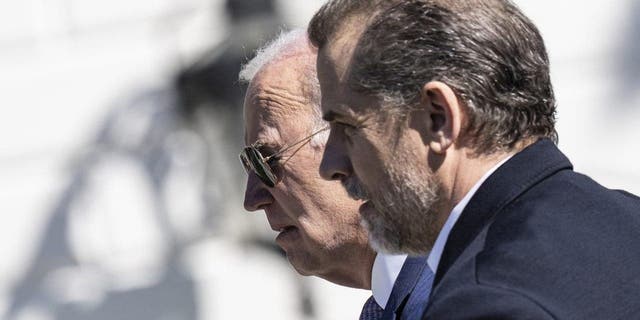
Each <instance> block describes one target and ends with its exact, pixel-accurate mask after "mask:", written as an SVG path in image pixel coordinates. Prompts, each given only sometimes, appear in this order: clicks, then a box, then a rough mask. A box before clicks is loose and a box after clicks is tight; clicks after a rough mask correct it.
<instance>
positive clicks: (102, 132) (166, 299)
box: [6, 0, 314, 320]
mask: <svg viewBox="0 0 640 320" xmlns="http://www.w3.org/2000/svg"><path fill="white" fill-rule="evenodd" d="M227 9H228V16H229V17H230V24H231V26H230V30H231V31H232V32H231V33H230V35H229V37H228V38H227V39H226V40H225V41H223V42H222V43H221V44H219V45H218V46H216V47H215V48H212V49H211V50H209V51H208V52H206V53H205V54H203V55H202V56H201V57H200V58H199V59H197V61H195V62H194V63H192V64H190V65H189V66H187V67H185V68H184V69H183V70H182V71H181V72H179V74H177V75H176V78H175V81H174V88H165V89H159V90H149V91H146V92H138V93H135V94H132V95H131V96H132V97H133V98H132V99H130V100H129V101H128V102H126V103H125V105H124V106H123V107H119V108H114V109H113V110H112V111H111V112H110V114H109V115H108V116H107V117H106V118H105V119H104V121H103V123H102V124H101V127H100V128H99V130H98V133H97V134H96V136H95V138H94V139H93V141H92V142H91V145H89V146H88V147H87V148H86V149H87V151H86V152H84V153H83V154H82V155H81V156H80V157H79V159H77V160H76V161H75V162H74V164H73V169H72V171H71V176H70V183H69V185H68V186H67V188H66V189H65V190H64V191H63V192H62V194H61V195H60V197H59V199H58V200H57V203H56V204H55V205H54V207H53V208H51V210H50V214H49V217H50V218H49V220H48V222H47V223H46V227H45V230H44V232H43V235H42V237H41V239H42V240H41V241H40V243H39V245H38V248H37V249H36V250H35V252H36V253H35V256H34V257H33V259H32V261H31V263H30V265H29V266H28V268H27V269H26V270H25V272H24V274H23V276H22V278H21V279H20V280H19V281H18V282H17V283H16V285H15V286H14V287H13V289H12V291H11V292H10V299H9V305H8V308H7V310H8V311H7V313H6V319H7V320H11V319H15V318H16V317H17V316H18V315H20V314H21V313H22V312H23V311H25V310H29V309H34V308H35V309H38V310H44V311H45V312H46V314H47V315H48V316H50V317H51V318H52V319H56V320H86V319H91V320H102V319H104V320H107V319H109V320H110V319H119V320H129V319H131V320H134V319H135V320H140V319H163V320H173V319H175V320H197V319H199V317H200V315H199V314H198V310H199V308H198V305H197V303H198V301H197V299H196V298H197V297H196V290H195V288H196V285H195V283H194V279H193V278H192V276H191V275H190V274H186V273H185V271H184V269H183V268H181V267H180V266H181V264H182V263H183V261H182V257H183V254H184V251H185V249H186V248H187V247H188V246H189V245H191V244H193V243H194V242H196V241H199V240H202V239H203V238H204V237H208V236H211V235H214V234H215V233H216V230H217V228H219V227H220V226H219V225H218V223H219V221H220V220H221V219H220V218H221V217H220V215H222V214H224V212H222V211H223V210H222V206H221V203H223V202H224V201H226V200H228V195H227V194H225V193H224V192H225V190H226V191H228V192H238V190H237V189H236V187H229V185H228V184H227V185H217V186H216V187H217V188H218V189H219V190H222V191H220V192H218V193H216V194H214V195H213V196H212V195H211V193H210V192H206V190H205V192H204V193H203V196H202V197H203V198H202V200H203V202H204V208H205V210H206V214H205V221H203V228H202V230H201V231H203V232H202V233H201V234H196V235H192V236H191V237H189V238H186V239H185V238H181V237H179V236H177V235H176V234H175V230H174V228H173V226H172V225H171V222H170V217H168V215H167V208H166V207H164V205H163V203H165V202H164V201H163V196H164V195H163V187H164V186H165V184H166V183H167V177H168V174H169V172H170V171H171V167H172V162H171V161H172V160H171V159H172V155H171V154H170V150H168V149H167V148H166V141H167V139H169V137H170V136H171V135H172V134H173V133H175V132H176V131H177V130H181V129H184V127H186V128H191V129H193V126H195V122H197V121H201V120H202V119H200V120H198V115H199V111H198V110H208V111H207V112H209V114H213V115H214V117H213V118H211V119H209V120H211V125H212V126H216V127H217V131H221V132H223V133H224V134H223V135H222V137H220V138H216V139H214V140H212V141H209V142H208V143H207V144H206V148H207V149H208V150H207V152H206V154H208V155H211V154H215V155H216V156H217V157H219V158H217V159H210V158H207V159H205V160H203V161H205V162H206V163H207V165H206V168H205V171H206V172H205V173H204V174H205V175H206V179H205V180H206V181H207V183H209V182H211V181H213V183H215V181H220V180H222V181H227V182H228V180H229V179H228V178H227V179H220V177H219V176H218V175H219V174H220V173H221V172H225V173H227V174H228V172H234V173H233V174H232V177H233V176H234V175H235V177H240V176H241V174H242V175H243V174H244V173H243V172H241V168H240V165H237V150H239V149H240V148H241V146H242V136H243V134H242V100H243V97H244V89H243V88H242V87H240V86H239V84H238V81H237V79H238V73H239V71H240V66H241V64H242V63H244V62H246V61H247V60H248V59H249V58H251V54H253V52H255V50H256V49H257V48H258V47H259V46H260V45H262V44H264V42H266V41H267V40H270V39H271V38H273V37H274V36H275V35H276V34H277V33H278V32H279V31H280V30H281V29H282V28H283V26H284V22H283V20H282V18H281V17H280V16H279V15H278V13H277V12H276V8H275V4H274V1H273V0H228V1H227ZM132 114H136V116H137V117H142V118H144V119H145V121H148V123H149V125H148V126H147V129H145V131H144V132H142V133H140V136H139V137H138V138H139V139H138V140H137V142H136V143H135V144H133V145H132V144H131V141H129V140H122V139H120V138H118V137H122V134H120V133H119V132H117V131H118V130H122V123H123V122H124V123H129V125H132V126H136V123H135V122H133V123H131V122H130V121H129V120H128V119H130V118H131V115H132ZM185 120H186V121H185ZM209 120H207V121H209ZM183 126H184V127H183ZM204 134H206V132H205V133H204ZM221 150H222V151H224V152H220V151H221ZM110 155H118V156H120V157H123V158H126V159H128V161H131V162H132V163H136V164H137V166H138V167H139V168H141V169H142V173H143V174H142V176H144V177H145V179H146V180H147V182H148V183H147V185H148V186H149V189H150V194H151V195H152V199H153V201H154V208H153V209H154V212H153V218H154V219H155V222H156V224H157V225H158V226H159V227H160V230H161V233H162V239H163V241H165V242H166V244H167V247H168V248H169V249H168V252H167V253H166V256H165V257H164V259H163V260H162V261H163V265H162V266H161V274H160V276H159V277H158V278H157V279H156V280H155V281H154V282H153V283H152V284H150V285H147V286H143V287H137V288H133V289H125V290H115V289H111V288H109V287H108V286H107V287H106V288H103V289H104V292H102V294H103V295H102V298H101V299H100V301H99V303H97V304H95V305H90V306H87V305H86V304H84V303H74V302H68V301H62V300H61V299H60V298H59V297H57V296H56V292H54V291H52V290H51V288H50V287H49V283H50V282H51V281H53V280H55V279H54V278H56V277H57V275H58V274H60V272H61V271H65V272H67V273H69V272H71V273H72V276H75V273H74V272H76V271H77V272H78V274H81V273H83V272H85V273H86V270H89V273H91V272H95V273H96V274H103V272H104V270H101V267H100V266H99V265H87V262H86V261H82V259H78V258H77V257H76V256H75V255H74V253H73V250H72V248H71V246H70V245H69V234H70V220H71V219H72V217H71V216H72V211H73V208H74V206H76V205H77V203H78V202H79V201H82V200H81V199H82V198H83V197H84V196H85V194H86V192H87V189H89V186H88V184H89V183H90V182H89V180H90V179H89V177H90V176H91V173H92V171H93V170H95V169H96V167H97V166H99V165H100V164H101V163H102V162H103V161H104V159H107V158H108V157H109V156H110ZM212 163H213V164H215V163H225V164H230V163H233V164H235V165H233V166H229V167H224V166H223V167H222V168H221V167H219V166H214V165H211V164H212ZM242 179H244V178H242ZM231 180H233V179H231ZM237 181H242V180H237ZM235 185H240V183H236V184H235ZM253 245H254V246H256V247H261V248H263V249H264V250H267V251H269V252H273V253H275V254H278V255H281V254H282V252H281V250H280V249H279V248H277V247H276V246H274V244H273V243H269V244H265V243H262V242H260V240H255V243H254V244H253ZM283 261H284V259H283ZM299 291H300V301H301V310H302V312H301V313H302V314H305V315H306V316H307V317H308V318H313V314H314V312H313V308H312V306H311V303H310V301H311V298H310V295H311V293H310V292H309V290H308V288H307V287H306V285H305V284H304V283H300V284H299Z"/></svg>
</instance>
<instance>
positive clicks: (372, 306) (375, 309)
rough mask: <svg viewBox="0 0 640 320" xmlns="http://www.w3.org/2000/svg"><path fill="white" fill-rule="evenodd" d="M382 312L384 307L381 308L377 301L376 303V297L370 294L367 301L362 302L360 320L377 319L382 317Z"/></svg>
mask: <svg viewBox="0 0 640 320" xmlns="http://www.w3.org/2000/svg"><path fill="white" fill-rule="evenodd" d="M383 313H384V309H382V308H381V307H380V306H379V305H378V303H376V299H374V298H373V296H371V297H370V298H369V300H367V302H365V303H364V306H363V307H362V312H361V313H360V320H379V319H382V314H383Z"/></svg>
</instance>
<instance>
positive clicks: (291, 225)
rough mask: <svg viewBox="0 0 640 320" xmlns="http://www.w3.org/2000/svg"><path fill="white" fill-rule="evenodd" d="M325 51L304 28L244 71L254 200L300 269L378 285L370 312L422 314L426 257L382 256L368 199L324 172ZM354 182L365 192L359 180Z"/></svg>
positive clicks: (249, 195) (347, 282) (250, 200)
mask: <svg viewBox="0 0 640 320" xmlns="http://www.w3.org/2000/svg"><path fill="white" fill-rule="evenodd" d="M316 54H317V51H316V50H315V49H314V48H313V47H312V46H311V45H310V43H309V42H308V39H307V36H306V34H305V32H304V31H294V32H290V33H287V34H284V35H282V36H281V37H280V38H278V39H276V40H275V41H274V42H273V43H272V44H270V45H269V46H268V47H267V48H264V49H262V50H260V51H259V53H258V54H257V56H256V57H255V58H254V59H253V60H252V61H250V62H249V63H248V64H247V65H246V66H245V67H244V68H243V71H242V72H241V74H240V78H241V80H244V81H248V82H250V84H249V88H248V91H247V95H246V98H245V105H244V114H245V141H246V143H247V147H245V149H244V150H243V152H242V153H241V155H240V157H241V160H242V162H243V165H244V166H245V168H246V169H247V173H248V180H247V188H246V193H245V202H244V206H245V208H246V209H247V210H249V211H257V210H260V209H262V210H264V211H265V213H266V216H267V219H268V221H269V224H270V225H271V228H272V229H273V230H274V231H277V232H279V235H278V236H277V238H276V242H277V243H278V245H280V247H282V249H283V250H284V251H285V252H286V254H287V258H288V259H289V262H290V263H291V265H293V267H294V268H295V269H296V271H298V272H299V273H300V274H303V275H316V276H319V277H321V278H323V279H326V280H328V281H331V282H334V283H336V284H339V285H344V286H350V287H355V288H362V289H371V290H372V293H373V296H372V297H371V298H370V299H369V300H368V301H367V302H366V304H365V306H364V307H363V310H362V314H361V316H360V319H367V320H369V319H371V320H374V319H396V318H397V319H401V318H402V319H408V318H415V317H417V316H419V315H420V314H421V313H422V311H423V310H424V307H425V304H424V301H426V297H427V295H428V289H429V288H430V287H431V281H432V280H433V273H432V272H431V271H430V270H429V268H428V267H427V266H426V265H427V264H426V258H425V257H410V258H406V256H404V255H401V256H398V255H394V256H391V255H384V254H377V255H376V253H375V252H374V251H373V250H372V249H371V248H370V247H369V244H368V239H367V233H366V231H365V230H364V228H363V227H362V226H361V225H360V217H359V214H358V207H359V206H360V204H361V201H358V200H354V199H352V198H350V197H349V195H348V194H347V192H346V191H345V188H343V187H342V186H341V185H340V182H338V181H326V180H324V179H322V178H321V177H320V175H319V173H318V168H319V166H320V160H321V158H322V152H323V150H324V144H325V142H326V138H327V134H326V133H327V129H328V128H327V127H326V124H325V123H324V122H323V121H322V119H321V118H320V106H319V103H320V92H319V84H318V80H317V76H316V72H315V61H316ZM347 189H348V190H349V193H351V194H353V195H358V194H359V193H360V191H359V189H358V186H357V185H349V186H347ZM405 258H406V260H405Z"/></svg>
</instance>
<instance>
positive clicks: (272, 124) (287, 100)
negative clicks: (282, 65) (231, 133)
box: [244, 79, 310, 145]
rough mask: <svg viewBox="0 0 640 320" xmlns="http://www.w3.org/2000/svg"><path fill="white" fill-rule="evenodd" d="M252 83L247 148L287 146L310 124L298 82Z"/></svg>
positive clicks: (247, 102) (246, 109)
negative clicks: (292, 136) (258, 144)
mask: <svg viewBox="0 0 640 320" xmlns="http://www.w3.org/2000/svg"><path fill="white" fill-rule="evenodd" d="M261 80H262V79H256V80H255V81H252V83H251V85H250V86H249V89H248V90H247V95H246V97H245V103H244V124H245V144H247V145H249V144H253V143H255V142H260V143H269V144H274V145H280V144H283V143H284V141H285V140H287V138H288V137H289V136H291V135H296V134H299V131H301V128H303V127H304V125H308V123H309V122H310V119H305V118H310V114H309V116H308V117H305V112H307V111H306V110H307V109H309V106H307V105H305V104H306V103H307V102H306V100H305V99H304V97H303V96H302V94H301V93H300V92H299V90H297V88H296V87H297V86H296V83H295V82H287V81H284V82H280V81H261Z"/></svg>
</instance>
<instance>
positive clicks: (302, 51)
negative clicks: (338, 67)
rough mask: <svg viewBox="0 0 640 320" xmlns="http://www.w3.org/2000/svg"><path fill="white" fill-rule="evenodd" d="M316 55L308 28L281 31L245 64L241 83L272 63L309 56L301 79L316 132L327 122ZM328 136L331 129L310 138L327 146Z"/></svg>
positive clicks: (247, 81) (314, 144) (249, 79)
mask: <svg viewBox="0 0 640 320" xmlns="http://www.w3.org/2000/svg"><path fill="white" fill-rule="evenodd" d="M316 55H317V49H316V48H315V47H314V46H313V45H311V43H310V42H309V38H308V37H307V33H306V30H304V29H295V30H291V31H287V32H282V33H280V35H279V36H278V37H276V38H275V39H274V40H272V41H271V42H269V43H267V44H266V45H265V46H264V47H262V48H260V49H258V51H257V52H256V56H255V57H254V58H253V59H251V60H250V61H249V62H247V64H245V65H244V66H242V70H241V71H240V74H239V80H240V82H241V83H249V82H251V81H252V80H253V78H254V77H255V76H256V75H257V74H258V73H259V72H260V70H262V69H263V68H265V67H267V66H269V65H272V64H274V63H277V62H281V61H284V60H286V59H290V58H292V57H299V56H308V58H305V59H302V66H301V68H300V73H301V75H302V77H300V80H301V81H302V82H303V92H304V93H305V97H306V98H308V101H309V106H310V107H311V116H312V118H311V119H310V120H311V122H312V125H311V132H315V131H318V130H320V129H322V128H324V127H326V126H327V123H326V122H325V121H324V120H322V112H321V110H320V83H319V82H318V74H317V71H316V59H315V57H316ZM297 67H300V66H297ZM328 137H329V136H328V131H323V132H322V133H320V134H318V135H316V136H315V137H314V138H313V139H312V140H311V145H312V146H313V147H314V148H318V147H321V146H324V144H325V143H326V141H327V139H328Z"/></svg>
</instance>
